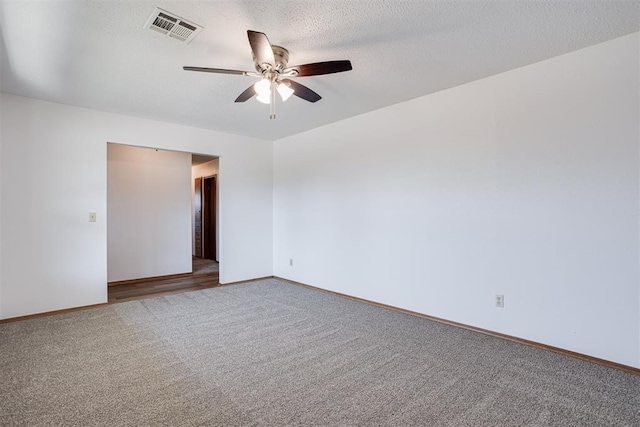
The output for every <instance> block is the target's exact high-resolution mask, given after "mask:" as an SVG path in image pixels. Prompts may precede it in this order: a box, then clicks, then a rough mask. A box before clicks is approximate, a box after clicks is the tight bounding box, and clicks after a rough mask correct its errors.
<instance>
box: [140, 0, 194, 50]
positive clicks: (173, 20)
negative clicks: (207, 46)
mask: <svg viewBox="0 0 640 427" xmlns="http://www.w3.org/2000/svg"><path fill="white" fill-rule="evenodd" d="M144 28H151V29H152V30H155V31H157V32H159V33H162V34H165V35H167V36H169V37H173V38H174V39H178V40H180V41H183V42H187V43H191V40H193V39H194V38H195V37H196V36H197V35H198V34H199V33H200V31H202V27H201V26H199V25H198V24H194V23H193V22H190V21H187V20H186V19H183V18H181V17H179V16H178V15H176V14H173V13H171V12H167V11H166V10H164V9H160V8H159V7H156V8H155V9H154V10H153V13H152V14H151V16H150V17H149V19H147V22H146V23H145V24H144Z"/></svg>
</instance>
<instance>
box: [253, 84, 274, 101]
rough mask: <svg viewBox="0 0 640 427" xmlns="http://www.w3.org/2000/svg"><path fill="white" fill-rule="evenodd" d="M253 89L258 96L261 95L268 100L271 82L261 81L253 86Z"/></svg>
mask: <svg viewBox="0 0 640 427" xmlns="http://www.w3.org/2000/svg"><path fill="white" fill-rule="evenodd" d="M253 88H254V89H255V90H256V93H257V94H258V96H261V95H262V96H266V97H267V98H268V97H269V95H270V94H271V81H270V80H269V79H262V80H260V81H258V82H257V83H256V84H255V85H253ZM267 104H268V102H267Z"/></svg>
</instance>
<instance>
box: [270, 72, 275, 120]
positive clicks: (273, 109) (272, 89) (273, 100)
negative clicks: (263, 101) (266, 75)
mask: <svg viewBox="0 0 640 427" xmlns="http://www.w3.org/2000/svg"><path fill="white" fill-rule="evenodd" d="M269 107H270V108H269V110H270V114H269V119H270V120H273V119H275V118H276V82H275V79H273V78H272V79H271V102H270V103H269Z"/></svg>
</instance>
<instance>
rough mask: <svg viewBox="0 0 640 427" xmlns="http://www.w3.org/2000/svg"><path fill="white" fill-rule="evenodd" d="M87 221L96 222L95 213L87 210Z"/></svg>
mask: <svg viewBox="0 0 640 427" xmlns="http://www.w3.org/2000/svg"><path fill="white" fill-rule="evenodd" d="M89 222H96V213H95V212H89Z"/></svg>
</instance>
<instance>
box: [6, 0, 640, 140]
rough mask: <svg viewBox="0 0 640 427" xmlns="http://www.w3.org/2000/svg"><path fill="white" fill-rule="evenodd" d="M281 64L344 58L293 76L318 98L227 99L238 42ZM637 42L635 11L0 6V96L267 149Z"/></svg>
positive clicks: (411, 2)
mask: <svg viewBox="0 0 640 427" xmlns="http://www.w3.org/2000/svg"><path fill="white" fill-rule="evenodd" d="M155 6H158V7H161V8H163V9H166V10H168V11H170V12H173V13H175V14H178V15H180V16H182V17H184V18H185V19H188V20H191V21H193V22H195V23H197V24H200V25H202V26H204V27H205V30H204V31H203V32H202V33H201V34H200V35H199V36H198V37H197V38H196V39H195V40H194V41H193V42H192V43H191V44H189V45H187V44H184V43H181V42H178V41H176V40H173V39H170V38H167V37H163V36H162V35H160V34H158V33H156V32H154V31H152V30H148V29H143V24H144V23H145V21H146V19H147V18H148V16H149V15H150V14H151V12H152V11H153V9H154V7H155ZM248 29H251V30H256V31H262V32H265V33H266V34H267V35H268V37H269V39H270V40H271V43H273V44H278V45H281V46H284V47H286V48H288V49H289V51H290V53H291V58H290V61H289V64H290V65H295V64H302V63H307V62H317V61H327V60H338V59H350V60H351V62H352V64H353V68H354V69H353V71H350V72H346V73H341V74H333V75H325V76H317V77H304V78H299V79H298V81H299V82H300V83H303V84H305V85H307V86H309V87H310V88H311V89H313V90H315V91H316V92H318V93H319V94H320V95H322V97H323V99H322V100H321V101H319V102H317V103H316V104H311V103H308V102H306V101H303V100H301V99H299V98H295V97H292V98H291V99H290V100H289V101H287V102H286V103H284V104H283V103H279V104H278V105H277V113H278V117H277V119H276V120H269V111H268V106H266V105H263V104H260V103H258V102H257V101H255V100H250V101H248V102H246V103H238V104H236V103H234V102H233V101H234V99H235V98H236V97H237V96H238V95H239V94H240V92H242V91H243V90H244V89H245V88H247V87H248V86H249V85H250V84H252V83H253V82H254V80H253V79H252V78H249V77H244V76H235V75H215V74H208V73H194V72H187V71H183V70H182V66H183V65H191V66H202V67H215V68H234V69H240V70H253V61H252V59H251V50H250V47H249V43H248V41H247V35H246V30H248ZM639 30H640V4H639V3H638V2H637V1H623V0H620V1H586V0H585V1H583V0H580V1H561V0H556V1H524V0H521V1H506V0H505V1H479V0H474V1H425V0H387V1H382V0H358V1H356V0H340V1H321V0H316V1H304V0H295V1H285V0H273V1H208V2H198V1H141V0H137V1H100V2H88V1H80V0H79V1H44V2H38V1H25V0H21V1H6V0H2V1H1V2H0V33H1V37H2V38H1V39H0V60H2V68H1V72H2V75H1V86H0V88H1V90H2V91H3V92H8V93H13V94H18V95H23V96H28V97H33V98H39V99H44V100H49V101H54V102H60V103H64V104H72V105H77V106H82V107H88V108H93V109H98V110H104V111H111V112H117V113H123V114H128V115H133V116H139V117H146V118H151V119H156V120H162V121H168V122H174V123H182V124H186V125H191V126H196V127H203V128H209V129H214V130H218V131H223V132H230V133H235V134H242V135H247V136H253V137H258V138H263V139H268V140H273V139H277V138H281V137H284V136H288V135H292V134H295V133H299V132H303V131H305V130H308V129H312V128H315V127H318V126H321V125H324V124H327V123H331V122H335V121H338V120H341V119H345V118H347V117H350V116H354V115H357V114H362V113H364V112H367V111H371V110H374V109H378V108H381V107H384V106H387V105H391V104H395V103H398V102H402V101H405V100H408V99H411V98H415V97H418V96H422V95H426V94H429V93H433V92H436V91H439V90H442V89H446V88H449V87H453V86H457V85H459V84H462V83H465V82H469V81H472V80H477V79H480V78H483V77H486V76H489V75H493V74H497V73H500V72H503V71H507V70H510V69H513V68H517V67H521V66H523V65H527V64H531V63H534V62H537V61H540V60H543V59H546V58H550V57H553V56H557V55H560V54H563V53H566V52H570V51H572V50H576V49H580V48H583V47H586V46H590V45H593V44H596V43H600V42H603V41H606V40H610V39H612V38H615V37H619V36H622V35H626V34H629V33H632V32H636V31H639Z"/></svg>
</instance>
